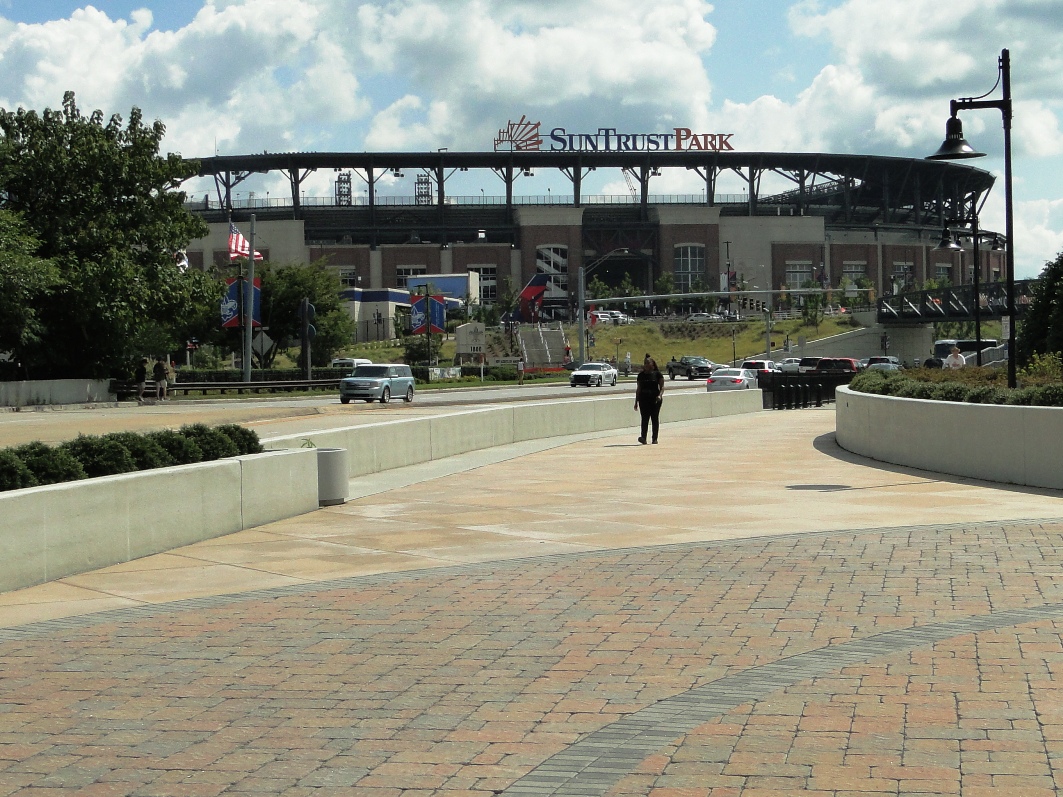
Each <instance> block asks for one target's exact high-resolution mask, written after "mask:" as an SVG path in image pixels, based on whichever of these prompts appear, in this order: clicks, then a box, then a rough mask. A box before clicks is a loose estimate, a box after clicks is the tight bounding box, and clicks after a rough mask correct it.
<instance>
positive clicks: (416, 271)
mask: <svg viewBox="0 0 1063 797" xmlns="http://www.w3.org/2000/svg"><path fill="white" fill-rule="evenodd" d="M427 273H428V267H427V266H398V267H396V268H395V287H396V288H402V289H404V290H405V288H406V284H407V280H408V279H409V278H410V277H417V276H420V275H421V274H427Z"/></svg>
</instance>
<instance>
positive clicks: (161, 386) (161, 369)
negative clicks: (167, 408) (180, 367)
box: [151, 357, 167, 401]
mask: <svg viewBox="0 0 1063 797" xmlns="http://www.w3.org/2000/svg"><path fill="white" fill-rule="evenodd" d="M166 376H167V374H166V363H165V362H163V359H162V357H157V358H155V365H154V366H152V369H151V378H152V379H154V380H155V398H157V399H158V400H159V401H166Z"/></svg>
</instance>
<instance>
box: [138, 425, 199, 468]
mask: <svg viewBox="0 0 1063 797" xmlns="http://www.w3.org/2000/svg"><path fill="white" fill-rule="evenodd" d="M145 437H147V438H149V439H150V440H153V441H154V442H156V443H158V444H159V446H160V447H161V448H162V450H163V451H165V452H166V453H167V454H169V455H170V457H171V458H172V459H173V464H175V465H191V464H192V463H194V462H202V461H203V449H201V448H200V447H199V444H198V443H197V442H196V441H195V440H193V439H191V438H189V437H185V436H184V435H183V434H181V433H180V432H175V431H173V430H172V429H165V430H163V431H161V432H150V433H148V434H146V435H145Z"/></svg>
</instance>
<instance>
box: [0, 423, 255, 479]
mask: <svg viewBox="0 0 1063 797" xmlns="http://www.w3.org/2000/svg"><path fill="white" fill-rule="evenodd" d="M261 451H262V444H261V443H260V442H259V440H258V435H257V434H256V433H255V432H254V431H252V430H251V429H245V428H244V427H242V426H238V425H237V424H226V425H223V426H214V427H211V426H207V425H206V424H202V423H194V424H189V425H187V426H182V427H181V429H180V430H179V431H176V432H175V431H172V430H165V431H161V432H148V433H147V434H137V433H135V432H112V433H111V434H105V435H99V436H96V435H78V437H77V438H76V439H74V440H70V441H68V442H66V443H62V444H60V445H58V446H48V445H45V444H44V443H41V442H35V443H27V444H26V445H23V446H17V447H15V448H5V449H0V491H3V490H18V489H21V488H23V487H36V486H38V485H42V484H58V483H60V482H68V481H76V480H77V479H88V478H92V477H94V476H111V475H113V474H116V473H130V472H132V471H137V470H150V469H152V468H165V467H167V466H169V465H189V464H191V463H194V462H208V461H210V460H214V459H222V458H223V457H235V456H238V455H240V454H258V453H260V452H261Z"/></svg>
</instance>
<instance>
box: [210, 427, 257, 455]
mask: <svg viewBox="0 0 1063 797" xmlns="http://www.w3.org/2000/svg"><path fill="white" fill-rule="evenodd" d="M215 428H216V429H217V430H218V431H219V432H221V433H222V434H223V435H225V436H226V437H228V438H229V439H230V440H231V441H232V442H233V445H235V446H236V451H237V453H240V454H261V453H262V450H263V449H262V443H261V442H259V439H258V434H257V433H256V432H255V431H254V430H252V429H247V428H245V427H243V426H240V425H239V424H236V423H226V424H222V425H221V426H218V427H215Z"/></svg>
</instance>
